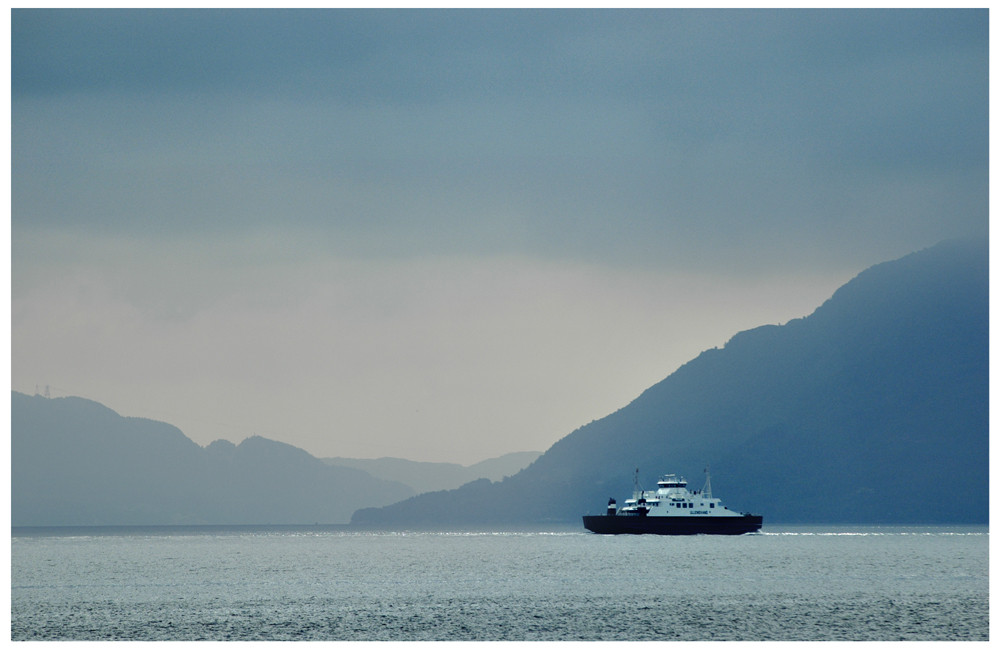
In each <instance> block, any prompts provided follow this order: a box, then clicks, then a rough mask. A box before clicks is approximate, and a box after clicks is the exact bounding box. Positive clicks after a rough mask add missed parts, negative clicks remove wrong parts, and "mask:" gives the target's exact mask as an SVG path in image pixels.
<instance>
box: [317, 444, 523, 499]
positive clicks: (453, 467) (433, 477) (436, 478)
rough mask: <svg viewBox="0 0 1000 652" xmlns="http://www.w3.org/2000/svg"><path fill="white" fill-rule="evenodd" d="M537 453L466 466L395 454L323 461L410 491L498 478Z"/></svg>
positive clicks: (435, 488) (518, 454)
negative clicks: (415, 459)
mask: <svg viewBox="0 0 1000 652" xmlns="http://www.w3.org/2000/svg"><path fill="white" fill-rule="evenodd" d="M539 455H541V453H539V452H518V453H508V454H506V455H501V456H499V457H494V458H490V459H488V460H483V461H482V462H477V463H476V464H471V465H469V466H463V465H461V464H450V463H445V462H414V461H411V460H404V459H400V458H398V457H380V458H376V459H355V458H347V457H327V458H323V461H324V462H326V463H328V464H333V465H336V466H346V467H351V468H356V469H361V470H362V471H365V472H366V473H369V474H371V475H372V476H374V477H376V478H382V479H384V480H393V481H395V482H401V483H403V484H405V485H407V486H408V487H411V488H412V489H413V490H414V493H424V492H428V491H441V490H442V489H454V488H456V487H459V486H461V485H463V484H465V483H467V482H471V481H473V480H477V479H479V478H486V479H488V480H494V481H495V480H502V479H503V478H504V477H506V476H510V475H514V474H515V473H517V472H518V471H520V470H521V469H523V468H524V467H526V466H528V465H529V464H531V463H532V462H534V461H535V460H536V459H538V456H539Z"/></svg>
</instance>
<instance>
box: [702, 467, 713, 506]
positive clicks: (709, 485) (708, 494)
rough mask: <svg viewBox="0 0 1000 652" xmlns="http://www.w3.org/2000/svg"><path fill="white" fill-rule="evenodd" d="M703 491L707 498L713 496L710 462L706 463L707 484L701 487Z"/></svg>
mask: <svg viewBox="0 0 1000 652" xmlns="http://www.w3.org/2000/svg"><path fill="white" fill-rule="evenodd" d="M701 493H703V494H705V498H711V497H712V476H711V474H710V473H709V472H708V464H706V465H705V486H704V487H702V488H701Z"/></svg>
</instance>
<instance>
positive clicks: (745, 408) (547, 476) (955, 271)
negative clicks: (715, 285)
mask: <svg viewBox="0 0 1000 652" xmlns="http://www.w3.org/2000/svg"><path fill="white" fill-rule="evenodd" d="M988 294H989V293H988V245H987V243H986V241H985V240H978V239H977V240H956V241H946V242H943V243H940V244H938V245H936V246H935V247H931V248H928V249H925V250H922V251H920V252H914V253H912V254H910V255H908V256H904V257H902V258H900V259H898V260H896V261H887V262H884V263H880V264H878V265H874V266H872V267H870V268H868V269H866V270H864V271H862V272H861V273H860V274H858V275H857V276H855V277H854V278H853V279H852V280H851V281H849V282H848V283H846V284H845V285H843V286H842V287H841V288H839V289H838V290H837V291H836V292H834V294H833V295H832V296H831V297H830V298H829V299H827V300H826V301H825V302H823V303H822V304H821V305H820V306H819V307H818V308H817V309H816V310H815V311H813V313H811V314H810V315H808V316H806V317H802V318H799V319H795V320H791V321H789V322H787V323H786V324H784V325H782V326H775V325H765V326H760V327H757V328H754V329H750V330H747V331H742V332H740V333H737V334H735V335H734V336H733V337H732V338H730V340H729V341H728V342H727V343H726V344H725V345H724V346H723V347H722V348H714V349H709V350H707V351H704V352H702V353H701V354H699V355H698V356H696V357H695V358H694V359H692V360H690V361H689V362H687V363H685V364H684V365H682V366H681V367H679V368H678V369H677V370H676V371H675V372H674V373H672V374H670V375H669V376H668V377H666V378H665V379H663V380H662V381H660V382H658V383H656V384H654V385H653V386H651V387H650V388H648V389H647V390H645V391H644V392H643V393H642V394H640V395H639V396H638V397H637V398H636V399H635V400H633V401H632V402H631V403H629V404H628V405H627V406H625V407H623V408H621V409H619V410H617V411H615V412H613V413H611V414H609V415H607V416H606V417H604V418H602V419H598V420H595V421H593V422H591V423H589V424H587V425H585V426H582V427H581V428H578V429H577V430H575V431H573V432H572V433H570V434H569V435H567V436H565V437H563V438H562V439H560V440H559V441H557V442H556V443H555V444H553V446H552V447H550V448H549V450H547V451H546V452H545V453H544V454H543V455H542V456H541V457H540V458H538V460H536V461H535V462H534V463H533V464H532V465H530V466H529V467H527V468H526V469H524V470H523V471H521V472H519V473H518V474H516V475H515V476H512V477H511V478H508V479H507V480H505V481H503V482H499V483H490V484H485V483H482V482H477V483H472V484H470V485H466V486H465V487H463V488H462V489H460V490H457V491H451V492H443V493H439V494H435V495H434V496H432V497H425V496H415V497H413V498H410V499H407V500H405V501H402V502H401V503H397V504H393V505H389V506H385V507H382V508H377V509H363V510H359V511H358V512H357V513H355V515H354V516H353V517H352V523H355V524H359V525H368V526H384V525H403V524H409V525H421V526H428V525H433V524H449V525H456V524H462V523H469V524H472V523H482V522H491V523H492V522H498V523H504V522H506V523H518V522H524V523H538V522H565V523H571V522H579V520H578V519H579V516H580V515H581V514H583V513H594V512H595V511H596V510H599V509H600V508H601V507H602V506H603V504H604V503H605V502H606V501H607V497H608V496H611V495H616V494H617V495H618V496H619V497H620V496H621V495H622V494H623V493H625V494H628V493H631V482H630V480H631V476H632V472H633V471H634V469H635V467H636V466H637V465H641V466H642V467H643V469H644V470H645V474H644V476H643V477H642V478H641V479H642V482H643V483H644V484H645V486H652V484H653V482H654V481H655V475H653V474H654V473H655V474H659V473H667V472H681V473H684V474H688V475H691V474H692V471H695V470H696V469H697V470H699V471H700V470H701V469H702V468H704V466H705V464H706V463H709V462H710V463H711V466H712V469H713V470H714V472H715V473H714V482H713V484H714V487H715V490H716V493H717V494H718V495H720V496H722V497H724V498H725V499H726V500H727V504H729V505H731V506H733V507H735V508H740V509H753V510H754V511H759V512H763V513H764V514H765V523H766V522H767V521H768V520H772V521H777V522H817V521H827V522H847V521H852V520H853V521H856V522H928V521H930V522H985V520H986V519H987V516H988V465H987V463H986V460H987V450H988V395H987V388H988ZM838 465H839V466H838ZM934 469H937V470H938V471H939V473H933V472H932V471H933V470H934ZM927 477H944V478H948V479H949V481H952V482H954V484H955V485H957V486H956V487H955V492H956V493H958V494H959V495H962V496H963V497H965V499H964V500H962V501H958V502H956V501H948V500H945V499H942V498H940V497H939V496H938V497H934V498H933V499H928V498H925V497H923V493H924V492H922V491H921V489H922V487H921V485H920V482H921V478H923V479H924V480H926V478H927ZM765 478H766V481H765V480H764V479H765ZM937 493H938V494H941V493H942V492H937ZM948 493H951V487H950V488H949V492H948ZM793 496H794V497H795V498H794V500H793V499H791V498H790V497H793ZM543 497H545V500H543V499H542V498H543ZM553 497H556V499H553Z"/></svg>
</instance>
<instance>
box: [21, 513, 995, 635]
mask: <svg viewBox="0 0 1000 652" xmlns="http://www.w3.org/2000/svg"><path fill="white" fill-rule="evenodd" d="M988 557H989V531H988V528H987V527H985V526H984V527H969V526H951V527H949V526H944V527H942V526H934V527H930V526H908V527H873V526H845V525H831V526H812V525H810V526H782V525H771V526H768V525H767V524H765V527H764V529H763V530H762V531H761V532H758V533H755V534H746V535H741V536H711V535H696V536H680V537H672V536H655V535H617V536H615V535H597V534H592V533H589V532H586V531H585V530H583V529H582V527H581V528H574V527H562V528H543V529H525V530H509V531H508V530H489V529H471V530H454V531H404V530H400V531H369V530H358V529H353V528H350V527H347V526H326V527H324V526H315V527H304V526H303V527H297V526H295V527H293V526H285V527H200V526H199V527H121V528H17V527H15V528H12V536H11V593H10V597H11V610H10V616H11V618H10V620H11V639H12V640H14V641H120V640H125V641H205V640H207V641H619V642H620V641H985V640H988V639H989V577H988V575H989V572H988V571H989V560H988Z"/></svg>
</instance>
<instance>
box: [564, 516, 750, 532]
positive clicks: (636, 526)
mask: <svg viewBox="0 0 1000 652" xmlns="http://www.w3.org/2000/svg"><path fill="white" fill-rule="evenodd" d="M763 522H764V517H763V516H758V515H754V514H744V515H742V516H635V515H632V516H617V515H598V516H584V517H583V527H585V528H587V529H588V530H590V531H591V532H596V533H597V534H747V533H748V532H756V531H757V530H759V529H760V527H761V525H762V524H763Z"/></svg>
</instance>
